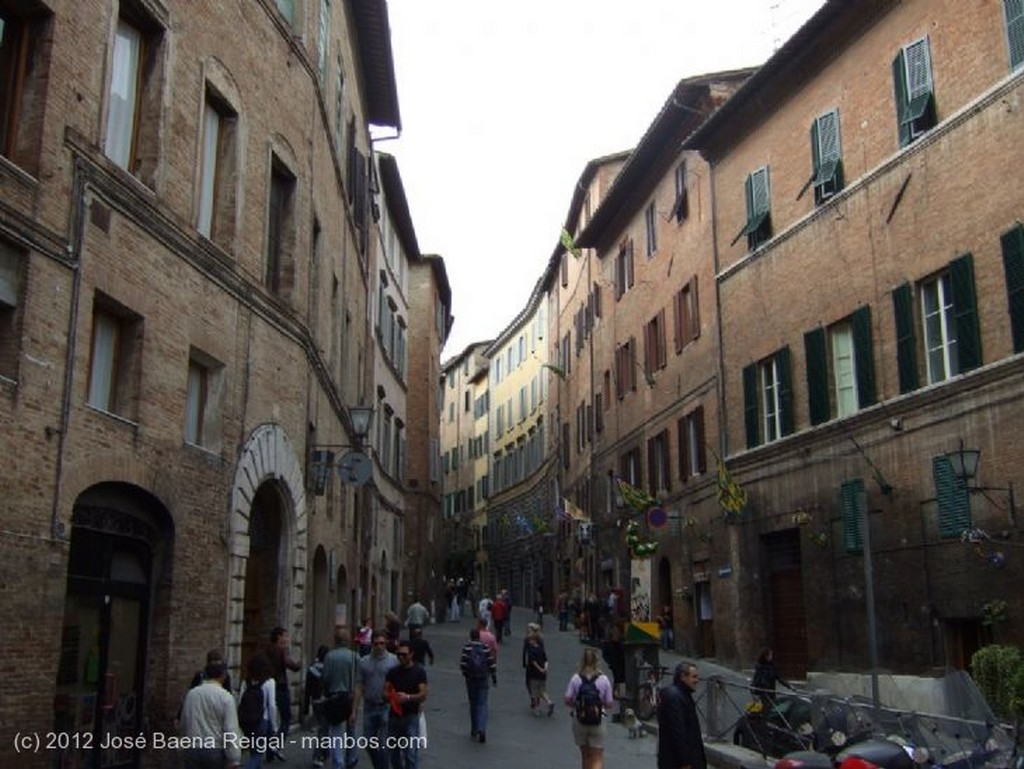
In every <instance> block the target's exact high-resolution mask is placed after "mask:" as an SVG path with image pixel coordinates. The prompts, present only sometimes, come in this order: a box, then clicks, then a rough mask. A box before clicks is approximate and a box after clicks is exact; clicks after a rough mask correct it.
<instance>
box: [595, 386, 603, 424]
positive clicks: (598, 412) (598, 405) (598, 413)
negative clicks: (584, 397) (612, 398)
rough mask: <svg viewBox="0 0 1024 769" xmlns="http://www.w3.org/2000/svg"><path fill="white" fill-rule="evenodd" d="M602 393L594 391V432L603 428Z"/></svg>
mask: <svg viewBox="0 0 1024 769" xmlns="http://www.w3.org/2000/svg"><path fill="white" fill-rule="evenodd" d="M604 409H605V406H604V395H603V394H602V393H594V432H597V433H599V432H601V431H602V430H604Z"/></svg>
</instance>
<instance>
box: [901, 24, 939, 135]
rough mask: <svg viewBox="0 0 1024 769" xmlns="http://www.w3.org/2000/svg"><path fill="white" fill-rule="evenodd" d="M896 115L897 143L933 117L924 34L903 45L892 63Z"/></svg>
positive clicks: (916, 132)
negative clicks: (918, 38)
mask: <svg viewBox="0 0 1024 769" xmlns="http://www.w3.org/2000/svg"><path fill="white" fill-rule="evenodd" d="M892 70H893V85H894V88H895V90H896V118H897V122H898V128H899V141H900V146H901V147H906V146H907V145H908V144H910V143H911V142H913V141H914V140H915V139H917V138H918V137H919V136H921V135H922V134H924V133H925V132H927V131H928V130H930V129H931V128H932V127H933V126H934V125H935V123H936V122H937V121H936V115H935V92H934V86H933V84H932V62H931V52H930V49H929V47H928V38H927V37H923V38H921V39H920V40H917V41H915V42H913V43H911V44H910V45H908V46H905V47H904V48H903V49H901V50H900V52H899V53H898V54H897V55H896V58H895V59H894V60H893V63H892Z"/></svg>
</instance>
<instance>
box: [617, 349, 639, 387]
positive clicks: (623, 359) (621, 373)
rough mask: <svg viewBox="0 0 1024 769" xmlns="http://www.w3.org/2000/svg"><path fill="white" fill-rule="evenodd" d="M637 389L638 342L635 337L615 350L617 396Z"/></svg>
mask: <svg viewBox="0 0 1024 769" xmlns="http://www.w3.org/2000/svg"><path fill="white" fill-rule="evenodd" d="M630 390H636V342H635V340H634V339H633V337H630V338H629V341H628V342H624V343H623V344H621V345H619V347H618V348H617V349H616V350H615V397H616V398H620V399H621V398H622V397H623V396H624V395H625V394H626V393H627V392H629V391H630Z"/></svg>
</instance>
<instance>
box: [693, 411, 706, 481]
mask: <svg viewBox="0 0 1024 769" xmlns="http://www.w3.org/2000/svg"><path fill="white" fill-rule="evenodd" d="M693 419H694V421H695V422H696V423H697V471H698V472H701V473H706V472H707V470H708V453H707V451H706V450H705V448H704V407H703V406H698V407H697V408H696V409H695V410H694V412H693Z"/></svg>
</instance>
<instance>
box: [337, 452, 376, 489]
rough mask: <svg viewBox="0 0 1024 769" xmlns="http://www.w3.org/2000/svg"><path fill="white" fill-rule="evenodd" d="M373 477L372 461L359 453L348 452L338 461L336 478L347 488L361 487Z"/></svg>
mask: <svg viewBox="0 0 1024 769" xmlns="http://www.w3.org/2000/svg"><path fill="white" fill-rule="evenodd" d="M372 475H373V460H371V459H370V458H369V457H368V456H366V454H364V453H363V452H361V451H349V452H348V453H346V454H345V456H343V457H342V458H341V459H340V460H339V461H338V478H339V479H340V480H341V482H342V483H346V484H348V485H349V486H362V485H363V484H364V483H366V482H367V481H368V480H370V477H371V476H372Z"/></svg>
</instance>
